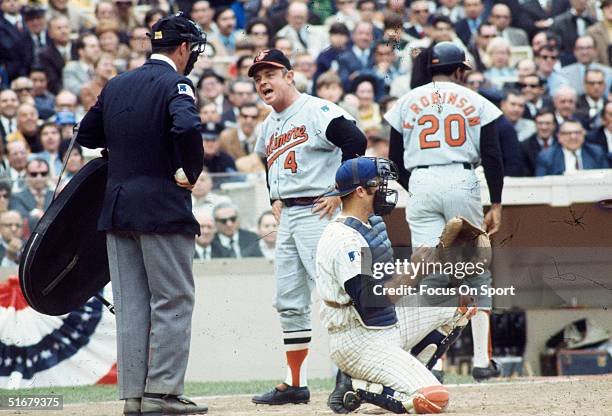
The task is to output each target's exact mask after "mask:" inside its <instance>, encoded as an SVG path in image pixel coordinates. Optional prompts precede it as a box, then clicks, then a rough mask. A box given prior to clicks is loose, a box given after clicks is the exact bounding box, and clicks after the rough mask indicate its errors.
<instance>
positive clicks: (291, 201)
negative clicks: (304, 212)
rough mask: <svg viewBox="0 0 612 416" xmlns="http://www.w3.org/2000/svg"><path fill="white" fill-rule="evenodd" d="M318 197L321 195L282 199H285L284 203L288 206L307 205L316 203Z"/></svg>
mask: <svg viewBox="0 0 612 416" xmlns="http://www.w3.org/2000/svg"><path fill="white" fill-rule="evenodd" d="M318 199H319V197H316V196H301V197H298V198H286V199H281V201H283V204H284V205H285V206H286V207H296V206H297V207H305V206H308V205H314V203H315V202H317V200H318Z"/></svg>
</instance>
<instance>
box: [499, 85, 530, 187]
mask: <svg viewBox="0 0 612 416" xmlns="http://www.w3.org/2000/svg"><path fill="white" fill-rule="evenodd" d="M519 96H520V95H519ZM497 130H498V131H499V146H500V149H501V153H502V160H503V162H504V176H523V173H524V168H523V160H522V157H521V145H520V142H519V140H518V135H517V133H516V130H515V129H514V125H513V124H512V122H511V121H510V120H508V118H507V117H506V116H505V115H503V116H501V117H500V118H499V119H498V122H497Z"/></svg>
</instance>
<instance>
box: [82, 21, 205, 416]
mask: <svg viewBox="0 0 612 416" xmlns="http://www.w3.org/2000/svg"><path fill="white" fill-rule="evenodd" d="M150 36H151V40H152V45H153V54H152V55H151V58H150V59H149V60H148V61H147V62H146V63H145V64H144V65H143V66H142V67H140V68H138V69H135V70H133V71H129V72H126V73H124V74H121V75H119V76H117V77H115V78H113V79H111V80H110V81H109V82H108V84H107V85H106V87H105V88H104V90H102V92H101V94H100V96H99V97H98V101H97V102H96V104H95V105H94V106H93V107H92V108H91V109H90V110H89V112H88V113H87V114H86V115H85V118H84V119H83V121H82V122H81V125H80V129H79V133H78V135H77V142H79V143H80V144H81V145H83V146H86V147H89V148H98V147H106V148H107V149H108V179H107V183H106V190H105V195H104V204H103V207H102V212H101V214H100V219H99V221H98V229H99V230H101V231H106V232H107V249H108V262H109V266H110V267H109V269H110V275H111V282H112V286H113V298H114V301H115V310H116V320H117V363H118V370H119V374H118V381H119V398H120V399H122V400H125V406H124V414H125V415H140V414H142V415H162V414H164V415H166V414H202V413H205V412H206V411H207V408H206V407H205V406H197V405H196V404H195V403H193V402H192V401H190V400H188V399H185V398H183V397H182V396H181V395H182V394H183V385H184V379H185V371H186V369H187V359H188V357H189V343H190V335H191V315H192V312H193V305H194V292H195V289H194V282H193V274H192V259H193V255H194V247H195V245H194V236H195V235H196V234H199V232H200V227H199V225H198V222H197V221H196V220H195V218H194V217H193V214H192V213H191V193H190V189H191V188H192V187H193V184H195V182H196V180H197V178H198V176H199V175H200V172H201V171H202V165H203V160H204V155H203V148H202V139H201V136H200V128H201V125H200V117H199V114H198V110H197V108H196V103H195V95H194V89H193V85H192V83H191V81H190V80H189V79H188V78H187V77H186V75H187V74H189V72H190V71H191V69H192V68H193V64H194V63H195V61H196V59H197V57H198V55H199V54H200V53H202V52H203V50H204V45H205V44H206V37H205V35H204V33H203V32H202V31H201V30H200V29H199V28H198V27H197V26H196V25H195V23H193V22H192V21H190V20H188V19H187V18H185V17H184V16H182V14H181V13H179V14H177V15H176V16H169V17H166V18H163V19H161V20H160V21H159V22H158V23H156V24H155V25H154V26H153V28H152V34H151V35H150ZM179 167H182V169H183V170H184V173H185V175H184V176H181V175H180V174H175V173H176V172H177V170H178V168H179Z"/></svg>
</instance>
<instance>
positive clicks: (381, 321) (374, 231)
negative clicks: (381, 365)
mask: <svg viewBox="0 0 612 416" xmlns="http://www.w3.org/2000/svg"><path fill="white" fill-rule="evenodd" d="M369 222H370V225H371V226H372V227H371V228H370V227H367V226H366V225H364V224H363V223H362V222H361V221H359V220H357V219H356V218H351V217H349V218H346V219H345V220H344V225H346V226H348V227H351V228H352V229H354V230H355V231H357V232H358V233H359V234H361V236H362V237H363V238H364V240H365V241H366V242H367V243H368V248H369V250H370V253H371V256H372V264H374V263H388V262H393V248H392V247H391V240H389V236H388V235H387V227H386V226H385V223H384V221H383V219H382V217H379V216H371V217H370V218H369ZM361 277H362V279H363V280H362V282H361V284H362V285H363V287H362V296H357V297H356V299H353V307H354V308H355V310H356V311H357V313H358V314H359V317H360V318H361V321H362V323H363V324H364V326H366V327H369V328H371V327H374V328H382V327H388V326H392V325H395V324H396V323H397V314H396V313H395V305H394V304H393V303H392V302H391V301H390V300H389V298H387V296H385V295H382V294H381V295H374V293H373V287H374V286H375V285H383V284H384V283H385V282H386V281H388V280H389V279H391V278H392V277H393V276H392V275H385V276H384V277H382V278H381V279H374V277H371V276H366V275H361ZM364 291H368V292H369V293H364Z"/></svg>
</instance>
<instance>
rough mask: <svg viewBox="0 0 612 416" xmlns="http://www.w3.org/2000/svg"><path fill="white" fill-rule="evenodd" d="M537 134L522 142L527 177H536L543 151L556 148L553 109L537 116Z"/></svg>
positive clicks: (542, 111)
mask: <svg viewBox="0 0 612 416" xmlns="http://www.w3.org/2000/svg"><path fill="white" fill-rule="evenodd" d="M535 125H536V132H535V133H534V134H532V135H531V136H530V137H529V138H527V140H525V141H523V142H521V150H522V151H523V167H524V168H525V176H534V175H535V168H536V163H537V160H538V154H539V153H540V151H542V150H543V149H548V148H549V147H552V146H556V145H557V143H556V140H555V127H556V123H555V114H554V113H553V111H552V110H551V109H548V108H543V109H541V110H538V112H537V114H536V116H535Z"/></svg>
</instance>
